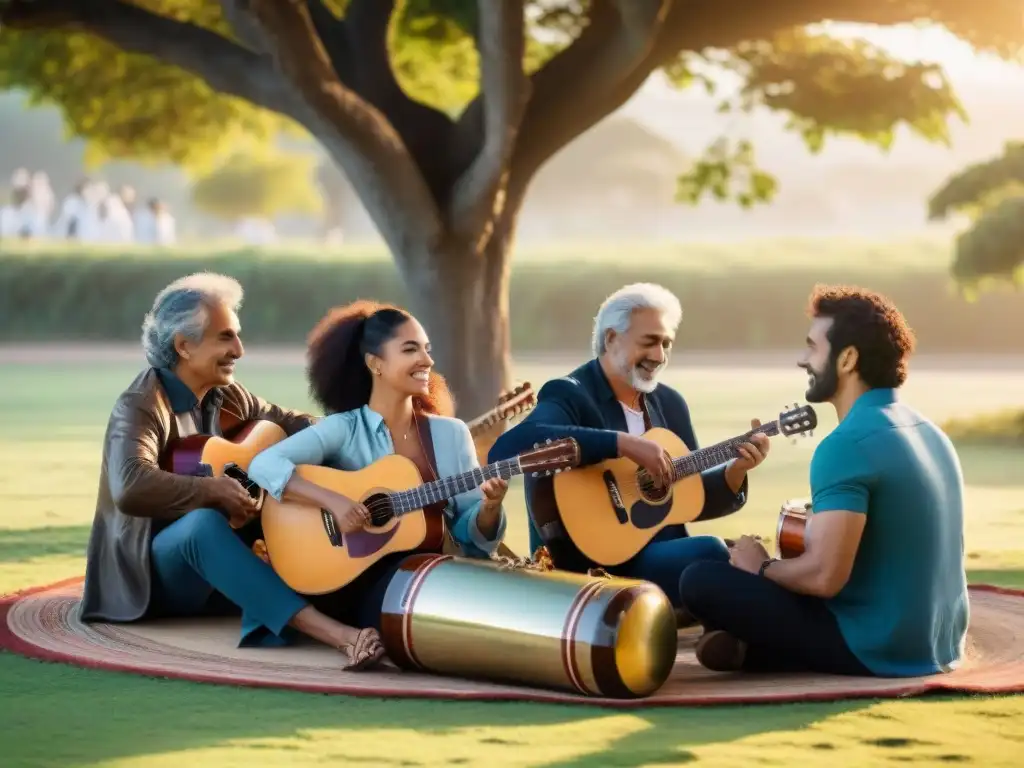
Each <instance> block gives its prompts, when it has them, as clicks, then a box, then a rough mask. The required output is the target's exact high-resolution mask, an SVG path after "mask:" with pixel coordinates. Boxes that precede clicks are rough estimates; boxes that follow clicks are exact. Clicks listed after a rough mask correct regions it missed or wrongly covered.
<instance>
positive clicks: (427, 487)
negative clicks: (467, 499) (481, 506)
mask: <svg viewBox="0 0 1024 768" xmlns="http://www.w3.org/2000/svg"><path fill="white" fill-rule="evenodd" d="M522 472H523V468H522V466H520V464H519V457H518V456H517V457H515V458H511V459H504V460H502V461H495V462H494V463H493V464H488V465H487V466H485V467H477V468H476V469H470V470H468V471H466V472H463V473H461V474H458V475H452V476H451V477H444V478H441V479H440V480H434V481H433V482H430V483H424V484H423V485H420V486H417V487H416V488H411V489H409V490H407V491H396V492H395V493H391V494H389V497H390V499H391V506H392V509H393V510H394V513H395V516H396V517H397V516H399V515H404V514H407V513H409V512H413V511H415V510H417V509H423V508H424V507H429V506H430V505H431V504H437V503H438V502H441V501H447V500H448V499H450V498H452V497H454V496H458V495H459V494H460V493H465V492H466V491H471V490H473V489H474V488H478V487H480V486H481V485H483V484H484V483H485V482H486V481H487V480H490V479H492V478H495V477H500V478H501V479H502V480H510V479H511V478H513V477H515V476H516V475H520V474H522Z"/></svg>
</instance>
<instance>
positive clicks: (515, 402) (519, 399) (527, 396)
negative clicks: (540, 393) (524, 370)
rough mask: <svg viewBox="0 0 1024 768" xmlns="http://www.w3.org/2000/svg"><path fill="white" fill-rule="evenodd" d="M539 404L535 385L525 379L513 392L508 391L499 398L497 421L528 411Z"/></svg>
mask: <svg viewBox="0 0 1024 768" xmlns="http://www.w3.org/2000/svg"><path fill="white" fill-rule="evenodd" d="M535 405H537V393H536V392H534V391H533V385H532V384H530V382H528V381H524V382H523V383H522V384H520V385H519V386H518V387H516V388H515V389H513V390H512V391H511V392H506V393H505V394H503V395H502V396H501V397H499V398H498V406H497V408H495V409H494V410H495V421H501V420H504V419H510V418H512V417H513V416H518V415H519V414H520V413H523V412H524V411H528V410H530V409H531V408H533V407H534V406H535Z"/></svg>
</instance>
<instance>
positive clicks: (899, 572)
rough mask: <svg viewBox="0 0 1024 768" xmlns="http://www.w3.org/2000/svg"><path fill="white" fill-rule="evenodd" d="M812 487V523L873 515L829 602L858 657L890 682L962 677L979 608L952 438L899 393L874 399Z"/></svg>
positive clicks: (854, 416) (844, 433)
mask: <svg viewBox="0 0 1024 768" xmlns="http://www.w3.org/2000/svg"><path fill="white" fill-rule="evenodd" d="M810 481H811V504H812V508H813V512H812V514H821V513H822V512H827V511H829V510H849V511H850V512H855V513H857V514H862V515H867V521H866V523H865V526H864V534H863V537H862V539H861V542H860V547H859V548H858V550H857V556H856V559H855V560H854V565H853V572H852V573H851V574H850V579H849V581H848V582H847V583H846V585H845V586H844V587H843V588H842V590H841V591H840V592H839V594H837V595H836V596H835V597H833V598H830V599H828V600H827V601H826V602H827V605H828V607H829V609H830V610H831V611H832V613H833V615H834V616H835V617H836V620H837V621H838V623H839V629H840V631H841V632H842V635H843V638H844V639H845V640H846V644H847V645H848V646H849V648H850V650H851V651H852V652H853V654H854V655H855V656H856V657H857V658H858V659H860V661H861V663H862V664H863V665H864V666H865V667H867V668H868V669H869V670H870V671H871V672H873V673H874V674H876V675H879V676H883V677H905V676H916V675H928V674H934V673H936V672H945V671H949V670H950V669H952V668H955V667H956V666H957V665H958V664H959V662H960V661H961V659H962V658H963V652H964V639H965V637H966V634H967V622H968V618H969V604H968V597H967V577H966V573H965V572H964V511H963V497H964V493H963V491H964V489H963V475H962V473H961V469H960V461H959V458H958V457H957V454H956V451H955V449H954V448H953V444H952V443H951V442H950V440H949V438H948V437H947V436H946V435H945V433H943V432H942V430H941V429H939V428H938V427H937V426H936V425H935V424H933V423H932V422H931V421H929V420H928V419H926V418H925V417H924V416H922V415H921V414H920V413H918V412H917V411H915V410H914V409H912V408H910V407H909V406H907V405H905V404H903V403H901V402H899V401H898V399H897V396H896V392H895V390H892V389H874V390H870V391H868V392H866V393H865V394H864V395H862V396H861V397H860V398H858V400H857V401H856V403H854V405H853V407H852V408H851V409H850V412H849V413H848V414H847V415H846V418H844V419H843V420H842V421H841V422H840V423H839V426H837V427H836V429H835V430H833V431H832V433H831V434H830V435H828V437H826V438H825V439H824V440H822V442H821V444H820V445H819V446H818V448H817V450H816V451H815V452H814V458H813V459H812V460H811V477H810ZM812 520H813V517H812ZM812 524H813V523H812Z"/></svg>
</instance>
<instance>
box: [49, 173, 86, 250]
mask: <svg viewBox="0 0 1024 768" xmlns="http://www.w3.org/2000/svg"><path fill="white" fill-rule="evenodd" d="M91 186H92V182H91V181H90V180H89V179H82V180H81V181H79V182H78V183H77V184H75V187H74V189H73V190H71V192H70V193H69V194H68V195H67V196H66V197H65V198H64V200H63V201H62V202H61V206H60V213H59V214H58V215H57V220H56V221H55V222H54V224H53V228H52V231H53V234H54V236H55V237H59V238H62V239H69V240H90V239H92V230H93V228H94V226H95V216H94V214H93V213H92V210H91V206H92V202H91V199H92V198H91V195H90V187H91Z"/></svg>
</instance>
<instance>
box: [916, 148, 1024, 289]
mask: <svg viewBox="0 0 1024 768" xmlns="http://www.w3.org/2000/svg"><path fill="white" fill-rule="evenodd" d="M955 213H959V214H965V215H967V216H968V217H969V218H970V220H971V224H970V226H969V227H968V228H967V230H965V231H964V232H963V233H962V234H961V235H960V236H959V237H958V238H957V241H956V255H955V257H954V260H953V267H952V271H953V275H954V277H955V278H956V279H957V281H958V282H960V283H961V284H962V285H964V286H965V287H973V286H975V285H977V284H978V283H980V282H982V281H983V280H985V279H986V278H996V279H999V280H1010V281H1012V282H1020V281H1021V277H1022V275H1021V267H1022V266H1024V142H1009V143H1008V144H1007V145H1006V147H1005V148H1004V150H1003V154H1001V155H999V156H998V157H994V158H992V159H991V160H986V161H985V162H981V163H976V164H974V165H971V166H969V167H967V168H965V169H964V170H962V171H960V172H959V173H957V174H954V175H953V176H951V177H950V178H949V179H947V180H946V182H945V183H944V184H943V185H942V186H941V187H940V188H939V189H938V190H936V192H935V194H934V195H932V198H931V200H929V201H928V215H929V218H931V219H932V220H934V221H937V220H943V219H946V218H948V217H949V216H951V215H953V214H955Z"/></svg>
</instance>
